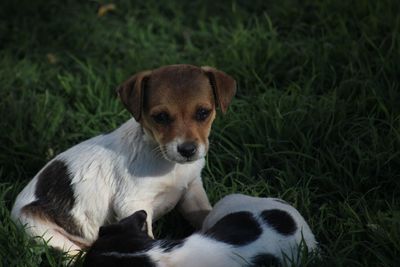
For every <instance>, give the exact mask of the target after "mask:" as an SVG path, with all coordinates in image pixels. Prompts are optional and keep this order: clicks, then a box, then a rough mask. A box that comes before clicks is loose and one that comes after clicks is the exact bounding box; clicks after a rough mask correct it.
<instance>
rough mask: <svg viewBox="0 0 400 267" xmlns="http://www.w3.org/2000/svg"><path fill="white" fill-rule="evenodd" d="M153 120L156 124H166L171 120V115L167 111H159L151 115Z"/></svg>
mask: <svg viewBox="0 0 400 267" xmlns="http://www.w3.org/2000/svg"><path fill="white" fill-rule="evenodd" d="M152 117H153V120H154V121H155V122H156V123H158V124H163V125H167V124H170V123H171V122H172V119H171V117H170V116H169V115H168V113H167V112H160V113H157V114H155V115H152Z"/></svg>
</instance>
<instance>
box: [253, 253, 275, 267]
mask: <svg viewBox="0 0 400 267" xmlns="http://www.w3.org/2000/svg"><path fill="white" fill-rule="evenodd" d="M267 266H268V267H270V266H281V264H280V261H279V259H278V258H277V257H275V256H274V255H272V254H269V253H264V254H259V255H257V256H255V257H253V258H252V260H251V264H250V265H249V267H267Z"/></svg>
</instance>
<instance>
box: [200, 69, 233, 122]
mask: <svg viewBox="0 0 400 267" xmlns="http://www.w3.org/2000/svg"><path fill="white" fill-rule="evenodd" d="M201 69H202V70H203V71H204V72H205V73H206V75H207V76H208V78H209V79H210V84H211V87H212V89H213V91H214V97H215V102H216V105H217V106H219V107H220V108H221V111H222V113H224V114H225V113H226V110H227V109H228V106H229V103H230V102H231V100H232V98H233V96H234V95H235V94H236V81H235V80H234V79H233V78H232V77H231V76H229V75H228V74H226V73H225V72H223V71H220V70H217V69H215V68H213V67H208V66H203V67H201Z"/></svg>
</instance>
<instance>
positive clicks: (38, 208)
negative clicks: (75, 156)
mask: <svg viewBox="0 0 400 267" xmlns="http://www.w3.org/2000/svg"><path fill="white" fill-rule="evenodd" d="M35 196H36V197H37V200H35V201H33V202H31V203H30V204H28V205H26V206H25V207H24V208H23V212H28V213H31V214H33V215H36V216H41V217H44V218H45V219H47V220H50V221H53V222H54V223H56V224H57V225H59V226H61V227H62V228H63V229H64V230H65V231H67V232H68V233H70V234H72V235H76V236H82V232H81V230H80V229H79V227H78V226H77V224H76V222H75V220H74V218H72V216H71V214H70V212H71V210H72V208H73V207H74V204H75V197H74V192H73V189H72V187H71V177H70V174H69V172H68V167H67V165H66V164H65V163H64V162H63V161H61V160H54V161H53V162H51V163H50V164H49V165H48V166H47V167H46V168H45V169H44V170H43V171H42V172H41V173H40V174H39V177H38V181H37V184H36V191H35Z"/></svg>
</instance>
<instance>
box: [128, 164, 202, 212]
mask: <svg viewBox="0 0 400 267" xmlns="http://www.w3.org/2000/svg"><path fill="white" fill-rule="evenodd" d="M202 166H203V164H202V162H195V163H192V164H184V165H178V164H177V165H176V166H175V167H174V168H172V169H171V170H170V171H169V172H168V173H166V174H164V175H160V176H147V177H136V178H134V179H133V181H132V186H133V188H132V189H133V190H132V191H131V192H129V194H130V197H129V199H132V198H133V199H134V200H135V202H136V203H138V205H141V206H140V207H138V208H139V209H141V208H143V207H144V206H146V207H148V208H149V209H151V210H152V211H153V217H154V219H157V218H159V217H160V216H162V215H164V214H165V213H166V212H168V211H170V210H171V209H173V208H174V207H175V205H176V204H177V203H178V201H179V200H180V199H181V197H182V196H183V195H184V194H185V192H186V190H187V188H188V187H189V186H190V183H191V182H192V181H193V180H195V179H200V172H201V169H202Z"/></svg>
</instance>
